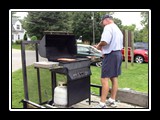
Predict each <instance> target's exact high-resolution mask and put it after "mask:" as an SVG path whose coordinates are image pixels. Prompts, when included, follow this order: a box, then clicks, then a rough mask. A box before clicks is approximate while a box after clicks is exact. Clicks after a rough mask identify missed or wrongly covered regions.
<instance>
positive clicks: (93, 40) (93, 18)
mask: <svg viewBox="0 0 160 120" xmlns="http://www.w3.org/2000/svg"><path fill="white" fill-rule="evenodd" d="M92 14H93V16H92V20H93V43H92V44H93V45H95V32H94V12H92Z"/></svg>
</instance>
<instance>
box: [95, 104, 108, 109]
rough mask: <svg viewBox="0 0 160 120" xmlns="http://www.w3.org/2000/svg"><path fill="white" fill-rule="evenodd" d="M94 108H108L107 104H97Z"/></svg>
mask: <svg viewBox="0 0 160 120" xmlns="http://www.w3.org/2000/svg"><path fill="white" fill-rule="evenodd" d="M94 108H107V107H106V105H101V104H97V105H96V106H95V107H94Z"/></svg>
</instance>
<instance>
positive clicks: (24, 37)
mask: <svg viewBox="0 0 160 120" xmlns="http://www.w3.org/2000/svg"><path fill="white" fill-rule="evenodd" d="M23 40H27V33H26V32H25V34H24V36H23Z"/></svg>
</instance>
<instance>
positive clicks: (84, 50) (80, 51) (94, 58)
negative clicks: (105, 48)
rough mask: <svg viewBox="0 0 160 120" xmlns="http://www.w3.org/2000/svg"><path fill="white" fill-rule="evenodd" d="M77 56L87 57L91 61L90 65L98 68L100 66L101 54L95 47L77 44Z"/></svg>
mask: <svg viewBox="0 0 160 120" xmlns="http://www.w3.org/2000/svg"><path fill="white" fill-rule="evenodd" d="M77 56H78V57H88V58H90V60H91V64H93V65H96V66H98V67H100V66H101V65H102V59H103V58H102V53H101V51H100V50H97V49H96V48H95V47H93V46H91V45H86V44H77Z"/></svg>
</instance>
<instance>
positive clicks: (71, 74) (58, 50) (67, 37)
mask: <svg viewBox="0 0 160 120" xmlns="http://www.w3.org/2000/svg"><path fill="white" fill-rule="evenodd" d="M38 52H39V54H40V56H41V57H45V58H47V59H48V61H50V62H59V66H61V68H59V69H51V72H52V74H53V77H52V79H53V83H52V84H53V91H54V89H55V87H56V86H57V85H56V73H58V74H64V75H66V76H67V106H68V107H69V106H71V105H73V104H76V103H78V102H80V101H82V100H85V99H87V98H88V99H89V104H90V75H91V70H90V60H89V59H88V58H85V57H83V58H81V57H77V56H76V55H77V45H76V39H75V35H74V34H72V33H68V32H55V31H49V32H48V31H47V32H44V36H43V38H42V40H41V41H40V44H39V45H38ZM53 98H54V92H53ZM53 98H52V100H54V99H53ZM52 102H53V103H54V101H52Z"/></svg>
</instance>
